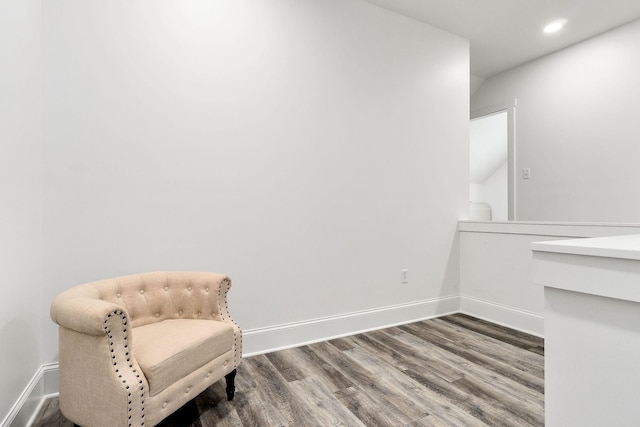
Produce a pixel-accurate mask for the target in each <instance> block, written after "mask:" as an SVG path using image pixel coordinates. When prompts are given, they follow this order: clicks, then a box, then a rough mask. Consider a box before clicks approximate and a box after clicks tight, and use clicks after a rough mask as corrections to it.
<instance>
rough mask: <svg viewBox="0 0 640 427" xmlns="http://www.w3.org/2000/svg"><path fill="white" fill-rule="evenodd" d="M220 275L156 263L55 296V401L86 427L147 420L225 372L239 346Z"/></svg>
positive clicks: (230, 383) (230, 379)
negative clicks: (158, 268) (160, 268)
mask: <svg viewBox="0 0 640 427" xmlns="http://www.w3.org/2000/svg"><path fill="white" fill-rule="evenodd" d="M230 287H231V280H230V279H229V278H228V277H227V276H224V275H222V274H216V273H191V272H155V273H144V274H138V275H131V276H124V277H118V278H114V279H108V280H101V281H97V282H92V283H87V284H84V285H80V286H76V287H74V288H71V289H69V290H67V291H65V292H63V293H61V294H60V295H58V296H57V297H56V298H55V299H54V300H53V302H52V304H51V318H52V319H53V321H54V322H55V323H57V324H58V325H59V341H60V356H59V358H60V368H59V373H60V410H61V411H62V414H63V415H64V416H65V417H66V418H68V419H69V420H70V421H72V422H74V423H75V424H78V425H81V426H87V427H92V426H96V427H102V426H104V427H107V426H108V427H119V426H127V427H128V426H132V427H133V426H136V427H137V426H149V427H150V426H153V425H156V424H158V423H159V422H160V421H161V420H163V419H164V418H165V417H167V416H168V415H170V414H171V413H173V412H174V411H175V410H177V409H178V408H180V407H181V406H182V405H184V404H185V403H186V402H188V401H189V400H191V399H193V398H194V397H195V396H197V395H198V394H199V393H201V392H202V391H204V390H205V389H206V388H207V387H209V386H210V385H211V384H213V383H215V382H216V381H219V380H220V379H222V377H226V381H227V398H228V399H229V400H231V399H233V394H234V390H235V388H234V378H235V373H236V367H237V366H238V364H239V363H240V359H241V355H242V335H241V331H240V328H239V327H238V325H236V324H235V323H234V322H233V321H232V320H231V317H230V316H229V312H228V309H227V292H228V291H229V288H230Z"/></svg>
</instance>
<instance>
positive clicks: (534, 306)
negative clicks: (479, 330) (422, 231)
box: [459, 221, 640, 336]
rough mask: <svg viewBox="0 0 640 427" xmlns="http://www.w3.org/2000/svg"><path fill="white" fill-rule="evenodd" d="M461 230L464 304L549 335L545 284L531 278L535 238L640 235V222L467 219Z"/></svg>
mask: <svg viewBox="0 0 640 427" xmlns="http://www.w3.org/2000/svg"><path fill="white" fill-rule="evenodd" d="M459 229H460V295H461V298H460V308H461V310H462V311H463V312H465V313H468V314H470V315H473V316H477V317H480V318H483V319H487V320H490V321H492V322H496V323H501V324H504V325H507V326H509V327H511V328H515V329H520V330H523V331H526V332H529V333H533V334H536V335H540V336H542V335H544V292H543V287H542V286H538V285H534V283H533V279H532V270H531V268H532V254H531V243H533V242H543V241H550V240H562V239H575V238H580V237H603V236H620V235H628V234H640V226H625V225H612V224H610V225H604V224H582V223H526V222H503V223H499V222H485V223H480V222H467V221H463V222H460V224H459Z"/></svg>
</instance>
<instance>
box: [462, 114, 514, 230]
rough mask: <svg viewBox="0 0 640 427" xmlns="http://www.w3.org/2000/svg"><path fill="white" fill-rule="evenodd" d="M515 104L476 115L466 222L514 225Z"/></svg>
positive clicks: (471, 126)
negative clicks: (507, 222)
mask: <svg viewBox="0 0 640 427" xmlns="http://www.w3.org/2000/svg"><path fill="white" fill-rule="evenodd" d="M514 115H515V102H514V105H510V106H502V107H501V106H497V107H493V108H489V109H483V110H482V111H477V112H476V114H473V115H472V117H471V123H470V135H469V178H470V179H469V181H470V182H469V218H470V219H472V220H484V221H514V220H515V219H516V212H515V179H514V170H515V141H514V140H515V138H514Z"/></svg>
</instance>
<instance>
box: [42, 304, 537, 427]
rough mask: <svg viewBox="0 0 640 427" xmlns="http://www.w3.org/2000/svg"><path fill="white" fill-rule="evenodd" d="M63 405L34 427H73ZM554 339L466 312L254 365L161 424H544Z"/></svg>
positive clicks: (263, 358) (49, 408) (48, 405)
mask: <svg viewBox="0 0 640 427" xmlns="http://www.w3.org/2000/svg"><path fill="white" fill-rule="evenodd" d="M72 425H73V424H71V423H70V422H69V421H67V420H66V419H64V417H63V416H62V414H60V411H59V409H58V400H57V398H52V399H49V400H48V401H46V402H45V404H44V405H43V406H42V408H41V410H40V412H39V414H38V416H37V418H36V420H35V422H34V424H33V426H38V427H45V426H48V427H52V426H65V427H71V426H72ZM543 425H544V342H543V340H542V339H541V338H537V337H534V336H531V335H528V334H524V333H521V332H517V331H513V330H511V329H508V328H505V327H502V326H497V325H494V324H492V323H488V322H485V321H481V320H478V319H475V318H473V317H469V316H466V315H462V314H454V315H450V316H445V317H441V318H438V319H431V320H425V321H422V322H417V323H412V324H408V325H403V326H397V327H393V328H388V329H383V330H378V331H373V332H368V333H363V334H359V335H354V336H350V337H345V338H339V339H335V340H331V341H327V342H321V343H317V344H312V345H307V346H304V347H298V348H293V349H289V350H283V351H278V352H274V353H269V354H266V355H260V356H254V357H249V358H246V359H244V360H243V361H242V363H241V365H240V367H239V368H238V375H237V377H236V396H235V399H234V400H233V401H232V402H227V401H226V397H225V390H224V381H221V382H218V383H217V384H215V385H213V386H211V387H210V388H209V389H207V390H205V392H203V393H202V394H201V395H200V396H198V397H197V398H195V399H194V400H193V401H191V402H189V403H188V404H187V405H185V406H184V407H183V408H182V409H181V410H179V411H178V412H176V413H174V414H173V415H172V416H171V417H169V418H167V419H166V420H165V421H163V422H162V424H160V426H162V427H207V426H245V427H255V426H393V427H397V426H456V427H459V426H509V427H512V426H543Z"/></svg>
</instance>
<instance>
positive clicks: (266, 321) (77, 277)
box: [43, 0, 469, 361]
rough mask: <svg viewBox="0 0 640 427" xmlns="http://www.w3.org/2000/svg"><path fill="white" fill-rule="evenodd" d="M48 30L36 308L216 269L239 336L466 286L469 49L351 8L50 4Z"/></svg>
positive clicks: (291, 0) (160, 0) (49, 333)
mask: <svg viewBox="0 0 640 427" xmlns="http://www.w3.org/2000/svg"><path fill="white" fill-rule="evenodd" d="M43 36H44V38H43V39H44V51H45V63H44V66H45V72H44V155H45V159H46V162H45V166H44V181H45V197H44V210H45V212H46V216H45V223H44V255H45V266H44V274H45V277H46V278H47V283H46V288H45V289H44V298H45V299H46V300H47V301H48V300H50V299H51V298H52V297H53V296H54V295H55V294H56V293H58V292H59V291H61V290H63V289H65V288H67V287H70V286H72V285H75V284H78V283H81V282H85V281H89V280H94V279H98V278H103V277H110V276H115V275H121V274H128V273H135V272H141V271H149V270H158V269H162V270H165V269H167V270H172V269H178V270H213V271H221V272H226V273H228V274H230V275H231V276H232V277H233V279H234V288H233V289H232V291H231V310H232V313H233V314H234V317H235V318H236V320H237V321H238V322H239V323H240V325H241V326H242V327H243V328H244V329H245V330H250V329H253V328H259V327H265V326H271V325H278V324H284V323H287V322H295V321H301V320H305V319H314V318H319V317H323V316H331V315H336V314H341V313H350V312H354V311H358V310H366V309H372V308H377V307H384V306H388V305H392V304H402V303H407V302H412V301H420V300H424V299H429V298H439V297H441V296H450V295H456V294H457V293H458V274H459V269H458V248H457V244H456V241H455V240H456V224H457V219H458V218H459V217H461V216H462V215H464V212H465V211H466V208H467V206H466V205H467V200H468V162H469V159H468V147H467V144H468V125H469V124H468V112H469V72H468V66H469V64H468V43H467V41H466V40H463V39H461V38H459V37H457V36H453V35H451V34H448V33H445V32H443V31H441V30H438V29H435V28H433V27H429V26H427V25H425V24H422V23H419V22H417V21H413V20H410V19H408V18H404V17H401V16H399V15H396V14H393V13H391V12H388V11H385V10H383V9H379V8H377V7H374V6H371V5H369V4H366V3H364V2H361V1H359V0H350V1H345V0H339V1H338V0H333V1H317V0H269V1H257V0H254V1H248V2H237V1H235V0H220V1H215V2H201V1H199V0H181V1H169V0H153V1H152V0H141V1H137V2H131V1H129V0H114V1H109V2H104V1H98V0H82V1H80V0H60V1H56V2H45V3H44V33H43ZM401 269H408V270H409V285H406V286H404V285H403V286H401V285H400V283H399V282H400V271H401ZM44 329H45V334H44V350H45V359H46V361H49V360H55V358H56V351H57V343H56V339H55V336H56V331H55V328H54V325H53V324H51V323H50V322H48V321H45V322H44Z"/></svg>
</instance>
